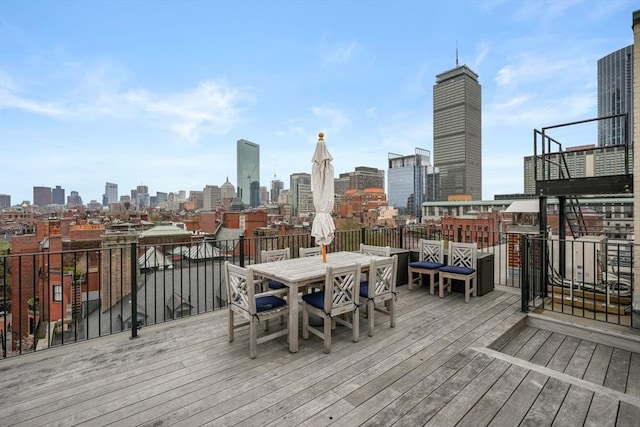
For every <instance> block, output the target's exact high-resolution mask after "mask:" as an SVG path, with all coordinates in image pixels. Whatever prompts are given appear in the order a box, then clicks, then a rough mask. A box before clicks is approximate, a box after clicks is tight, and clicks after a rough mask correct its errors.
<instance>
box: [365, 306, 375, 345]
mask: <svg viewBox="0 0 640 427" xmlns="http://www.w3.org/2000/svg"><path fill="white" fill-rule="evenodd" d="M374 311H375V303H374V302H373V300H369V301H367V316H368V317H369V319H368V320H369V336H370V337H372V336H373V328H374V326H375V322H374V319H373V312H374Z"/></svg>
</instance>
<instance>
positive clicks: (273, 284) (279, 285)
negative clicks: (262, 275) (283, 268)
mask: <svg viewBox="0 0 640 427" xmlns="http://www.w3.org/2000/svg"><path fill="white" fill-rule="evenodd" d="M286 287H287V285H285V284H284V283H282V282H278V281H277V280H269V289H284V288H286Z"/></svg>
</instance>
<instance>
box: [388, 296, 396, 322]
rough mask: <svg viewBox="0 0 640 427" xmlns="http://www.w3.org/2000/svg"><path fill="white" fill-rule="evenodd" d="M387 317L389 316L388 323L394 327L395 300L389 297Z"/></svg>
mask: <svg viewBox="0 0 640 427" xmlns="http://www.w3.org/2000/svg"><path fill="white" fill-rule="evenodd" d="M388 303H389V308H388V310H389V317H390V318H391V320H390V323H391V327H392V328H395V327H396V300H395V298H391V299H390V300H389V301H388Z"/></svg>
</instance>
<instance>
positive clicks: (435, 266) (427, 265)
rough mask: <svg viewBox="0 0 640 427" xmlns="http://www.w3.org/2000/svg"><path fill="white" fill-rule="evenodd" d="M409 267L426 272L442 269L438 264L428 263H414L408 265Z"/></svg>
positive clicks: (442, 265) (440, 264)
mask: <svg viewBox="0 0 640 427" xmlns="http://www.w3.org/2000/svg"><path fill="white" fill-rule="evenodd" d="M409 267H413V268H426V269H428V270H437V269H439V268H442V267H444V264H442V263H439V262H430V261H416V262H412V263H410V264H409Z"/></svg>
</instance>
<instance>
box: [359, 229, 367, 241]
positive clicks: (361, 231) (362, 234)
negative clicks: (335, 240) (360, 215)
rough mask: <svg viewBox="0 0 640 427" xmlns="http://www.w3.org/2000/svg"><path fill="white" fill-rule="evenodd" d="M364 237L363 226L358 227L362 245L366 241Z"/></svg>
mask: <svg viewBox="0 0 640 427" xmlns="http://www.w3.org/2000/svg"><path fill="white" fill-rule="evenodd" d="M365 238H366V233H365V228H364V227H360V243H362V244H363V245H366V244H367V242H365Z"/></svg>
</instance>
